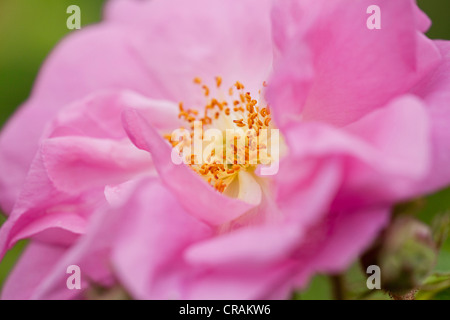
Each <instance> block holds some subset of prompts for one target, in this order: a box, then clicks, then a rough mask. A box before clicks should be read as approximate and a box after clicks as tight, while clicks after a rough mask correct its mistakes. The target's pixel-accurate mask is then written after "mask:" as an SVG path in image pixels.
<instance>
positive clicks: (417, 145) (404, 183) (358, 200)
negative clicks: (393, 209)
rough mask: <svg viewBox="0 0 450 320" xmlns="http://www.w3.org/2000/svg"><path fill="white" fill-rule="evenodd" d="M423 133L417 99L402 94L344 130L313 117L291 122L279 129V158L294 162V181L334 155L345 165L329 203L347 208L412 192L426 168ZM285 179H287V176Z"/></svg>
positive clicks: (426, 130) (422, 113) (425, 134)
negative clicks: (282, 150)
mask: <svg viewBox="0 0 450 320" xmlns="http://www.w3.org/2000/svg"><path fill="white" fill-rule="evenodd" d="M429 134H430V133H429V121H428V117H427V114H426V111H425V109H424V107H423V105H422V103H421V102H420V101H419V100H418V99H416V98H414V97H412V96H405V97H402V98H400V99H397V100H395V101H393V102H392V103H391V104H389V105H388V106H386V107H384V108H383V109H380V110H378V111H375V112H373V113H371V114H369V115H368V116H366V117H364V118H362V119H360V120H359V121H357V122H355V123H354V124H352V125H351V126H348V127H346V128H345V130H338V129H335V128H332V127H329V126H327V125H324V124H318V123H300V124H296V125H293V124H292V125H291V126H290V127H289V129H287V130H285V138H286V141H287V143H288V145H289V147H290V155H289V156H288V157H287V158H286V160H285V162H287V163H289V162H291V161H292V163H295V165H296V166H297V169H296V170H293V171H292V172H294V176H291V178H292V181H293V182H295V183H300V181H302V180H301V179H307V178H308V177H309V175H308V172H313V171H312V170H324V167H323V164H322V163H321V162H320V161H324V159H327V160H328V161H333V159H334V161H340V165H341V166H342V169H345V170H344V171H343V173H344V176H343V177H342V181H343V185H341V186H340V190H339V194H338V195H337V197H336V200H335V201H334V205H336V204H339V205H341V206H344V207H346V208H349V207H360V206H363V205H368V204H369V203H372V204H373V203H374V202H375V203H378V204H379V203H385V201H399V200H401V199H404V198H405V197H409V196H414V195H415V194H416V190H415V189H416V186H417V184H418V183H419V182H420V181H421V180H422V179H423V177H424V176H426V175H427V174H428V170H429V143H428V139H429ZM291 158H292V159H291ZM311 163H313V164H311ZM325 163H327V162H325ZM338 163H339V162H338ZM295 165H290V166H288V167H287V168H289V167H294V168H295ZM280 168H281V169H282V168H283V162H282V163H281V165H280ZM342 169H341V170H342ZM308 170H310V171H308ZM302 172H303V173H304V177H303V178H302V175H301V174H302ZM285 176H287V174H286V175H285ZM295 177H297V179H296V178H295ZM285 179H286V180H285V181H287V182H286V183H288V184H289V183H290V182H289V180H288V179H289V178H288V177H286V178H285ZM305 181H307V180H305ZM279 184H280V185H281V186H282V185H283V180H280V181H279ZM291 184H292V183H291ZM308 185H309V184H308Z"/></svg>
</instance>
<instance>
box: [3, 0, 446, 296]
mask: <svg viewBox="0 0 450 320" xmlns="http://www.w3.org/2000/svg"><path fill="white" fill-rule="evenodd" d="M103 3H104V0H45V1H42V0H0V44H1V45H0V127H1V126H2V124H3V123H4V122H5V121H6V120H7V119H8V118H9V117H10V115H11V114H12V113H13V112H14V110H15V109H16V108H17V107H18V106H19V105H20V104H21V103H23V102H24V101H25V100H26V99H27V98H28V96H29V95H30V92H31V89H32V85H33V82H34V81H35V78H36V76H37V73H38V71H39V68H40V66H41V65H42V63H43V61H44V60H45V58H46V57H47V55H48V54H49V53H50V51H51V50H52V48H53V47H54V46H55V45H56V44H57V43H58V41H59V40H60V39H61V38H63V37H64V36H65V35H66V34H68V33H69V32H74V31H70V30H68V29H67V27H66V20H67V17H68V16H69V15H68V14H67V13H66V9H67V7H68V6H69V5H73V4H75V5H78V6H80V8H81V21H82V26H85V25H87V24H91V23H94V22H96V21H99V20H100V18H101V12H102V6H103ZM418 3H419V5H420V6H421V7H422V9H423V10H424V11H425V12H426V13H427V14H428V15H429V16H430V18H431V19H432V20H433V26H432V27H431V29H430V31H429V33H428V35H429V37H431V38H434V39H450V19H449V12H450V1H449V0H418ZM75 32H76V31H75ZM448 208H450V190H447V191H444V192H442V193H439V194H438V195H436V196H433V197H432V198H431V200H430V201H429V202H428V205H427V207H426V209H424V211H423V212H422V213H421V214H422V215H423V216H424V217H427V216H429V215H428V213H429V212H437V211H443V210H445V209H448ZM426 219H427V218H425V220H426ZM3 221H4V218H2V217H1V214H0V225H1V224H2V223H3ZM428 222H430V221H428ZM25 245H26V243H25V242H20V243H19V244H18V245H17V246H16V247H15V248H14V249H13V250H11V251H10V252H9V253H8V254H7V256H6V257H5V259H3V261H2V262H1V263H0V288H1V284H2V282H3V280H4V279H5V277H6V276H7V274H8V272H9V270H10V269H11V268H12V266H13V265H14V263H15V261H16V260H17V258H18V256H19V255H20V253H21V251H22V250H23V248H24V247H25ZM436 269H437V270H440V271H449V270H450V242H449V241H446V243H445V244H444V249H443V250H442V254H441V255H440V256H439V261H438V265H437V268H436ZM346 277H347V278H349V279H350V285H355V286H356V285H357V284H362V285H364V283H365V278H364V274H363V273H362V272H361V270H360V268H359V267H358V266H354V267H353V268H351V269H350V271H349V273H348V274H347V275H346ZM330 288H331V286H330V283H329V279H327V278H325V277H324V276H318V277H316V278H315V279H313V280H312V282H311V284H310V287H309V289H307V290H306V291H304V292H303V293H302V294H301V295H299V296H297V298H300V299H331V298H332V297H331V294H330V292H331V290H330ZM350 289H351V288H350ZM351 291H352V290H351ZM353 291H355V290H353ZM353 297H356V295H354V296H353ZM371 298H376V299H385V298H386V295H383V294H381V293H376V294H375V295H374V297H371Z"/></svg>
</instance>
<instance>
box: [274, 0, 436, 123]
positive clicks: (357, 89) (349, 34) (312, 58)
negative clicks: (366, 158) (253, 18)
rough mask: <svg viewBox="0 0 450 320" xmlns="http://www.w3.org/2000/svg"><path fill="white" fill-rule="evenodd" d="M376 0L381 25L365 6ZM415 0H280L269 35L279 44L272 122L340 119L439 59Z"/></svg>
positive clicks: (383, 100)
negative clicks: (371, 25) (373, 26)
mask: <svg viewBox="0 0 450 320" xmlns="http://www.w3.org/2000/svg"><path fill="white" fill-rule="evenodd" d="M370 5H378V6H380V8H381V12H382V27H381V29H380V30H369V29H368V28H367V26H366V20H367V19H368V18H369V15H368V14H366V10H367V8H368V7H369V6H370ZM418 12H419V11H418V9H417V7H416V4H415V1H413V0H399V1H390V0H376V1H372V0H360V1H352V0H338V1H333V3H330V2H329V1H325V0H318V1H316V0H303V1H297V0H289V1H278V2H277V4H276V6H275V9H274V13H273V23H274V36H275V41H276V43H277V45H278V49H279V50H280V52H281V58H280V59H279V61H277V65H276V68H275V70H276V71H275V73H274V75H273V78H272V79H271V80H270V82H269V88H268V93H267V94H268V100H269V103H270V104H271V106H272V108H273V111H274V117H275V118H276V120H277V122H278V125H279V126H281V127H282V126H283V125H284V123H286V122H287V121H289V119H291V118H299V117H300V114H301V117H302V119H304V120H315V121H325V122H328V123H331V124H335V125H345V124H348V123H350V122H352V121H355V120H357V119H359V118H360V117H362V116H364V115H365V114H367V113H368V112H371V111H372V110H374V109H376V108H380V107H382V106H383V105H386V104H387V103H388V102H389V100H390V99H392V98H393V97H395V96H396V95H401V94H404V93H406V92H407V91H408V90H409V89H410V88H411V87H412V86H413V85H415V84H416V83H417V82H418V80H420V78H421V77H423V76H424V75H426V74H427V73H428V72H429V71H430V70H432V69H433V68H434V67H435V66H436V65H437V63H438V62H439V59H440V55H439V52H438V50H437V49H436V47H435V46H434V44H433V43H432V42H431V40H429V39H426V38H425V37H424V36H423V35H421V34H419V33H418V30H417V29H418V28H420V29H422V30H423V29H424V27H425V26H426V22H425V21H424V19H423V15H419V14H418Z"/></svg>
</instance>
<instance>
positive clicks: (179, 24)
mask: <svg viewBox="0 0 450 320" xmlns="http://www.w3.org/2000/svg"><path fill="white" fill-rule="evenodd" d="M270 8H271V1H270V0H240V1H236V0H232V1H220V0H193V1H190V2H186V1H184V0H170V1H164V0H163V1H161V0H157V1H126V0H125V1H123V0H116V1H111V2H109V3H108V6H107V10H106V20H107V21H108V23H111V24H114V25H120V26H126V27H130V28H133V32H134V33H135V34H136V35H138V36H139V37H141V39H140V40H139V41H136V42H134V43H133V45H134V46H136V48H137V52H136V53H137V56H136V57H137V58H140V59H141V60H142V61H144V62H145V68H146V70H147V71H148V72H149V73H150V74H151V75H152V76H154V77H156V78H157V79H158V80H159V81H160V83H164V84H167V86H166V87H165V88H164V89H166V90H167V91H166V92H165V98H167V99H170V100H172V101H177V102H178V101H184V102H185V103H186V104H187V105H188V106H191V105H192V104H194V103H195V104H196V103H199V102H203V96H202V94H203V91H202V90H201V89H199V88H197V87H196V86H195V85H194V84H193V83H192V80H193V79H194V77H200V78H202V79H203V80H204V81H205V82H206V83H207V84H208V85H210V87H214V86H215V85H213V83H214V77H215V76H222V78H223V85H222V86H223V88H225V89H224V90H226V91H228V87H229V86H231V85H232V84H234V83H235V82H236V81H238V80H239V81H241V82H243V83H244V84H245V85H246V88H248V89H249V90H250V91H252V92H254V93H255V94H256V93H257V92H258V90H259V89H260V88H261V87H262V83H263V81H264V80H266V77H267V76H268V73H269V72H270V70H271V65H272V40H271V25H270ZM167 19H170V23H167ZM168 48H169V49H168Z"/></svg>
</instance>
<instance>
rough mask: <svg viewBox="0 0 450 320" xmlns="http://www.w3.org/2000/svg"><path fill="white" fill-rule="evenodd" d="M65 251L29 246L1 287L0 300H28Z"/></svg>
mask: <svg viewBox="0 0 450 320" xmlns="http://www.w3.org/2000/svg"><path fill="white" fill-rule="evenodd" d="M65 251H66V248H64V247H58V246H49V245H45V244H41V243H38V242H37V243H31V244H29V245H28V247H27V248H26V250H25V252H24V253H23V254H22V256H21V257H20V259H19V261H18V263H17V264H16V266H15V267H14V269H13V270H12V272H11V274H10V275H9V277H8V279H7V280H6V282H5V284H4V286H3V290H2V300H27V299H30V298H31V296H32V294H33V291H34V290H36V288H37V287H39V285H40V284H41V283H42V281H43V279H45V277H47V276H48V275H49V273H50V272H51V270H52V269H53V266H54V264H55V263H56V262H57V261H58V260H59V259H60V258H61V257H62V256H63V255H64V252H65ZM64 274H65V272H64ZM67 291H69V290H67Z"/></svg>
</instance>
